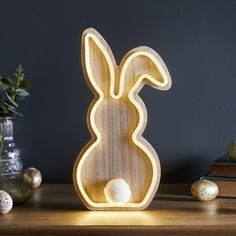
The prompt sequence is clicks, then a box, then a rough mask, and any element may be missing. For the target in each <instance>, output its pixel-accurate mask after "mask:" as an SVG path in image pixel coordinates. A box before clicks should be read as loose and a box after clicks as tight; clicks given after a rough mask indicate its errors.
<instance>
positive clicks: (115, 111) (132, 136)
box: [73, 28, 171, 210]
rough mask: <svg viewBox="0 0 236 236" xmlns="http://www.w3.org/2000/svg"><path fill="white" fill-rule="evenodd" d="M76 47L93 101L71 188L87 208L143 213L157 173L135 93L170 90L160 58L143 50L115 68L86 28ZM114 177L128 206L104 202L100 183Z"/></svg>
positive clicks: (94, 33)
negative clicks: (127, 193)
mask: <svg viewBox="0 0 236 236" xmlns="http://www.w3.org/2000/svg"><path fill="white" fill-rule="evenodd" d="M81 48H82V67H83V71H84V75H85V78H86V81H87V83H88V85H89V87H90V89H91V91H92V92H93V93H94V100H93V101H92V103H91V105H90V107H89V109H88V113H87V125H88V128H89V131H90V133H91V135H92V139H91V140H90V142H89V143H88V144H87V145H86V146H85V147H84V148H83V150H82V151H81V152H80V154H79V155H78V157H77V160H76V162H75V165H74V171H73V180H74V185H75V189H76V191H77V193H78V195H79V196H80V198H81V200H82V201H83V203H84V204H85V206H86V207H87V208H89V209H91V210H142V209H145V208H146V207H147V206H148V205H149V203H150V202H151V200H152V198H153V196H154V195H155V193H156V190H157V188H158V185H159V182H160V176H161V169H160V163H159V158H158V156H157V154H156V152H155V150H154V149H153V147H152V146H151V145H150V144H149V143H148V142H147V141H146V140H145V139H144V138H143V137H142V133H143V131H144V129H145V126H146V123H147V111H146V108H145V105H144V103H143V101H142V100H141V98H140V97H139V96H138V93H139V91H140V90H141V88H142V87H143V86H144V84H148V85H150V86H152V87H154V88H156V89H159V90H167V89H169V88H170V86H171V79H170V75H169V72H168V70H167V68H166V66H165V64H164V62H163V61H162V59H161V58H160V56H159V55H158V54H157V53H156V52H155V51H154V50H152V49H151V48H148V47H145V46H143V47H138V48H135V49H133V50H131V51H130V52H128V53H127V54H126V55H125V56H124V57H123V59H122V61H121V63H120V64H119V65H118V64H117V63H116V61H115V58H114V56H113V53H112V51H111V49H110V47H109V45H108V44H107V43H106V41H105V40H104V39H103V38H102V36H101V35H100V34H99V33H98V32H97V31H96V30H94V29H91V28H90V29H87V30H86V31H85V32H84V33H83V35H82V43H81ZM117 178H123V179H124V180H125V181H126V182H127V183H128V184H129V186H130V189H131V192H132V196H131V199H130V201H129V202H128V203H110V202H108V201H107V199H106V198H105V194H104V187H105V185H106V184H107V182H108V181H110V180H111V179H117Z"/></svg>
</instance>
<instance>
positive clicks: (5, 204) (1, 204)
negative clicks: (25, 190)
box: [0, 190, 13, 214]
mask: <svg viewBox="0 0 236 236" xmlns="http://www.w3.org/2000/svg"><path fill="white" fill-rule="evenodd" d="M12 206H13V201H12V198H11V196H10V195H9V194H8V193H7V192H5V191H3V190H0V214H7V213H8V212H9V211H10V210H11V209H12Z"/></svg>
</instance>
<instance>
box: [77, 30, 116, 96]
mask: <svg viewBox="0 0 236 236" xmlns="http://www.w3.org/2000/svg"><path fill="white" fill-rule="evenodd" d="M81 49H82V54H81V55H82V56H81V57H82V58H81V59H82V67H83V71H84V74H85V77H86V79H87V81H89V85H90V87H91V89H92V90H93V91H94V90H95V92H97V93H98V94H99V95H100V96H103V95H105V96H106V95H109V92H110V90H111V88H112V86H111V83H112V81H113V83H114V81H115V67H116V63H115V59H114V56H113V53H112V51H111V49H110V47H109V45H108V44H107V42H106V41H105V40H104V38H103V37H102V36H101V35H100V34H99V33H98V32H97V31H96V30H95V29H93V28H88V29H86V30H85V31H84V32H83V34H82V41H81Z"/></svg>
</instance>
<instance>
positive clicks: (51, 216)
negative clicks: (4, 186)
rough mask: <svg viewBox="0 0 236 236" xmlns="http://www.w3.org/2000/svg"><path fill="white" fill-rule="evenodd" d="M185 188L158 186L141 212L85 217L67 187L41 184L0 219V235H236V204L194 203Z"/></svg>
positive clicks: (96, 213) (234, 201)
mask: <svg viewBox="0 0 236 236" xmlns="http://www.w3.org/2000/svg"><path fill="white" fill-rule="evenodd" d="M189 192H190V185H184V184H165V185H160V187H159V190H158V195H156V196H155V197H154V199H153V201H152V202H151V204H150V205H149V207H148V208H147V209H146V210H145V211H119V212H117V211H87V210H86V209H85V207H84V205H83V204H82V202H81V201H80V200H79V198H78V197H77V196H76V193H75V192H74V189H73V185H72V184H43V185H42V186H41V187H40V189H38V190H36V191H35V192H34V194H33V196H32V199H31V200H30V201H29V202H28V203H27V204H25V205H22V206H15V207H14V208H13V209H12V211H11V212H10V213H9V214H7V215H0V235H4V236H5V235H18V236H20V235H25V236H27V235H30V236H34V235H50V236H54V235H70V236H74V235H96V236H97V235H98V236H99V235H112V236H115V235H145V236H146V235H197V236H199V235H207V236H211V235H214V236H215V235H224V236H225V235H236V224H235V222H236V199H223V198H217V199H215V200H214V201H211V202H198V201H195V200H193V198H192V197H191V196H190V194H189Z"/></svg>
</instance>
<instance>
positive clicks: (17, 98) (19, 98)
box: [15, 95, 25, 102]
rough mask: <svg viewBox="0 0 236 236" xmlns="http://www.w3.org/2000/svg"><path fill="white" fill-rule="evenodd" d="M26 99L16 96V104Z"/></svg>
mask: <svg viewBox="0 0 236 236" xmlns="http://www.w3.org/2000/svg"><path fill="white" fill-rule="evenodd" d="M24 98H25V96H17V95H16V97H15V101H16V102H18V101H22V100H23V99H24Z"/></svg>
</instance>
